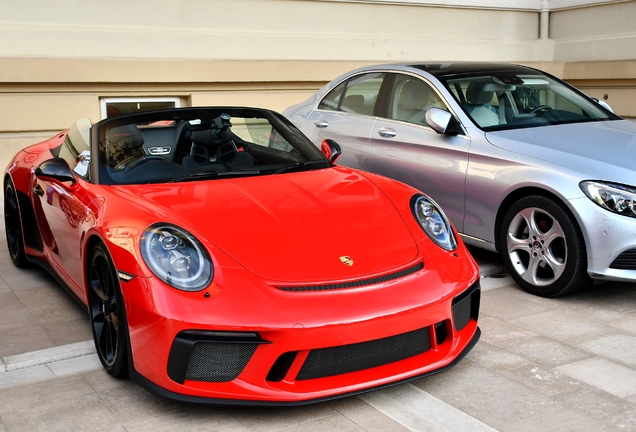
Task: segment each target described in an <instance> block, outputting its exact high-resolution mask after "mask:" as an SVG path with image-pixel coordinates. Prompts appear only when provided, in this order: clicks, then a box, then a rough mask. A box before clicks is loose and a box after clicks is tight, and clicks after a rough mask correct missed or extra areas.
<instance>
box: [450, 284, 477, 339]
mask: <svg viewBox="0 0 636 432" xmlns="http://www.w3.org/2000/svg"><path fill="white" fill-rule="evenodd" d="M480 292H481V290H480V289H479V285H473V286H472V287H471V288H469V289H467V290H466V291H464V292H463V293H461V294H460V295H458V296H457V297H455V298H454V299H453V322H454V323H455V330H457V331H460V330H462V329H463V328H464V327H466V326H467V325H468V323H469V322H470V320H471V319H472V320H475V321H477V316H478V315H479V297H480Z"/></svg>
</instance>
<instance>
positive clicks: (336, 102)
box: [318, 83, 345, 111]
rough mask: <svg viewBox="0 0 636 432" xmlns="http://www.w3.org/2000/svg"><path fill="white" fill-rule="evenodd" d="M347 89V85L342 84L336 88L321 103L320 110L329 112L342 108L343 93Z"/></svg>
mask: <svg viewBox="0 0 636 432" xmlns="http://www.w3.org/2000/svg"><path fill="white" fill-rule="evenodd" d="M344 88H345V83H341V84H340V85H338V86H337V87H336V88H334V89H333V90H331V91H330V92H329V94H327V96H325V98H324V99H323V100H322V101H320V104H318V109H324V110H329V111H338V108H339V106H340V98H341V96H342V91H343V90H344Z"/></svg>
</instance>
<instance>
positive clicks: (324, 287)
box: [276, 263, 424, 291]
mask: <svg viewBox="0 0 636 432" xmlns="http://www.w3.org/2000/svg"><path fill="white" fill-rule="evenodd" d="M423 268H424V263H419V264H416V265H414V266H412V267H409V268H407V269H404V270H400V271H399V272H395V273H391V274H387V275H384V276H378V277H374V278H369V279H360V280H356V281H350V282H344V283H333V284H325V285H310V286H277V287H276V288H278V289H279V290H283V291H324V290H333V289H342V288H356V287H361V286H365V285H373V284H377V283H382V282H387V281H390V280H393V279H398V278H401V277H404V276H408V275H410V274H411V273H415V272H416V271H419V270H422V269H423Z"/></svg>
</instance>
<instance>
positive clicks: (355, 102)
mask: <svg viewBox="0 0 636 432" xmlns="http://www.w3.org/2000/svg"><path fill="white" fill-rule="evenodd" d="M362 105H364V96H362V95H349V96H347V97H345V98H344V100H343V101H342V106H343V107H345V108H348V107H361V106H362Z"/></svg>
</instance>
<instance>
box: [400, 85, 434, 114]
mask: <svg viewBox="0 0 636 432" xmlns="http://www.w3.org/2000/svg"><path fill="white" fill-rule="evenodd" d="M430 98H431V89H430V87H429V86H427V85H426V84H424V83H423V82H420V81H416V80H410V81H407V82H405V83H404V85H403V86H402V90H401V91H400V100H399V102H398V105H399V106H400V108H402V109H418V108H422V107H423V106H424V105H426V104H427V103H428V102H429V99H430Z"/></svg>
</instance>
